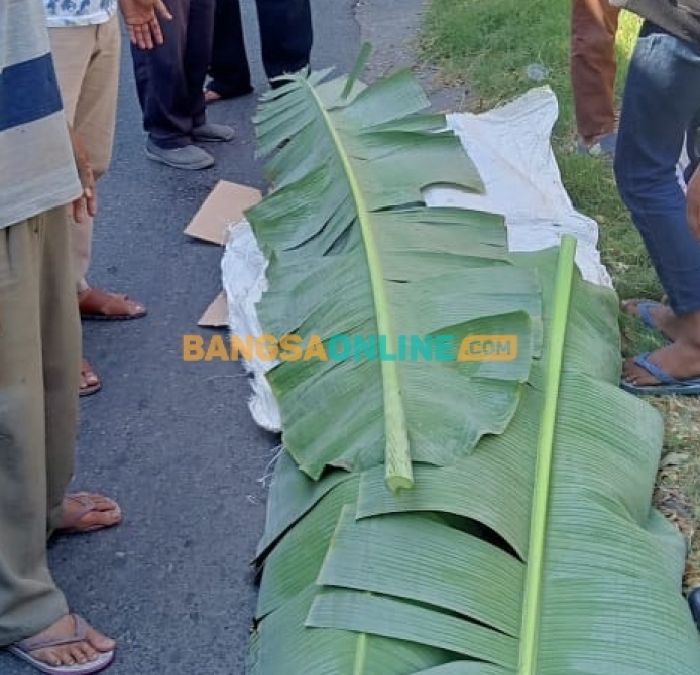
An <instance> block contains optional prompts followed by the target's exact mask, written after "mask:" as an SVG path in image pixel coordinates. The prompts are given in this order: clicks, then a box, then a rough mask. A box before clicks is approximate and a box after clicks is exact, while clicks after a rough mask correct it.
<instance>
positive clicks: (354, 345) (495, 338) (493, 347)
mask: <svg viewBox="0 0 700 675" xmlns="http://www.w3.org/2000/svg"><path fill="white" fill-rule="evenodd" d="M182 357H183V359H184V360H185V361H188V362H199V361H240V360H246V361H252V360H254V359H258V360H259V361H268V362H270V361H282V362H287V361H313V360H320V361H338V362H340V361H349V360H353V361H362V360H367V361H399V362H400V361H424V362H430V361H435V362H442V363H447V362H455V361H457V362H460V363H468V362H488V361H515V359H517V358H518V336H517V335H467V336H466V337H463V338H457V337H455V336H453V335H427V336H418V335H399V336H397V337H396V338H395V340H389V339H388V337H387V336H386V335H335V336H333V337H331V338H329V339H327V340H323V339H322V338H321V337H320V336H319V335H312V336H310V337H309V338H307V339H305V338H304V337H302V336H301V335H296V334H289V335H283V336H282V337H280V338H277V337H275V336H274V335H259V336H252V335H245V336H242V335H231V336H228V337H225V336H223V335H213V336H211V337H204V336H202V335H184V336H183V340H182Z"/></svg>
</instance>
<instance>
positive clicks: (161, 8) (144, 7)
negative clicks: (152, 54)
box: [119, 0, 173, 49]
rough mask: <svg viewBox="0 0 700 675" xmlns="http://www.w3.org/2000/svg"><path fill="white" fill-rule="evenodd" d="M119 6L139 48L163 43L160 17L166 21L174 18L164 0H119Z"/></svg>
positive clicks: (132, 39) (130, 33)
mask: <svg viewBox="0 0 700 675" xmlns="http://www.w3.org/2000/svg"><path fill="white" fill-rule="evenodd" d="M119 6H120V7H121V10H122V16H123V17H124V23H126V28H127V30H128V31H129V37H130V38H131V42H132V43H133V44H134V45H136V46H137V47H138V48H139V49H153V47H154V46H156V45H162V44H163V32H162V31H161V29H160V23H159V21H158V17H160V18H161V19H165V20H166V21H170V20H171V19H172V18H173V17H172V14H170V12H169V11H168V8H167V6H166V5H165V2H163V0H119Z"/></svg>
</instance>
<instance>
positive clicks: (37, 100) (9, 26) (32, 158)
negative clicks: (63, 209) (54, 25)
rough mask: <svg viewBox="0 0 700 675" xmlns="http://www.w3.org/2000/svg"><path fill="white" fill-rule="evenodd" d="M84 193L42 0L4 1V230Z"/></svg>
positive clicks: (0, 218) (0, 180)
mask: <svg viewBox="0 0 700 675" xmlns="http://www.w3.org/2000/svg"><path fill="white" fill-rule="evenodd" d="M81 191H82V190H81V187H80V181H79V180H78V173H77V170H76V167H75V161H74V159H73V151H72V149H71V144H70V139H69V137H68V127H67V124H66V118H65V115H64V114H63V104H62V102H61V95H60V93H59V89H58V84H57V82H56V75H55V73H54V69H53V61H52V60H51V53H50V51H49V39H48V34H47V29H46V14H45V13H44V5H43V3H42V0H0V228H4V227H7V226H9V225H13V224H14V223H18V222H21V221H23V220H26V219H28V218H31V217H32V216H36V215H38V214H40V213H43V212H44V211H48V210H49V209H52V208H53V207H55V206H59V205H61V204H68V203H69V202H71V201H72V200H73V199H75V198H76V197H78V196H79V195H80V194H81Z"/></svg>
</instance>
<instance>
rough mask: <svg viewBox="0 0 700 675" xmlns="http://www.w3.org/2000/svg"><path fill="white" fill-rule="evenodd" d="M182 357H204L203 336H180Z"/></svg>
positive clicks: (185, 358)
mask: <svg viewBox="0 0 700 675" xmlns="http://www.w3.org/2000/svg"><path fill="white" fill-rule="evenodd" d="M182 358H183V360H184V361H201V360H202V359H203V358H204V338H203V337H202V336H201V335H183V336H182Z"/></svg>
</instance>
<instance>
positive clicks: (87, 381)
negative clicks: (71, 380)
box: [80, 359, 102, 396]
mask: <svg viewBox="0 0 700 675" xmlns="http://www.w3.org/2000/svg"><path fill="white" fill-rule="evenodd" d="M100 389H102V382H101V381H100V377H99V375H98V374H97V373H96V372H95V369H94V368H93V367H92V366H91V365H90V363H89V362H88V360H87V359H83V360H82V363H81V364H80V395H81V396H90V395H91V394H96V393H97V392H98V391H99V390H100Z"/></svg>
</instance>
